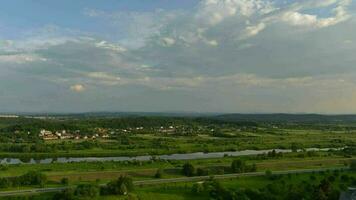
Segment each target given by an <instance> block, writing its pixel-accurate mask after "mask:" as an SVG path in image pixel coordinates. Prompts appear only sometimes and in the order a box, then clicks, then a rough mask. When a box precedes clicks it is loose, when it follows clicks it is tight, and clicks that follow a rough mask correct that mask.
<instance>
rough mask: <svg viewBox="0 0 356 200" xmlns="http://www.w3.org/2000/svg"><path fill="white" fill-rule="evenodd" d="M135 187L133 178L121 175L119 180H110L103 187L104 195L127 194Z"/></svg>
mask: <svg viewBox="0 0 356 200" xmlns="http://www.w3.org/2000/svg"><path fill="white" fill-rule="evenodd" d="M133 189H134V185H133V182H132V179H131V178H130V177H128V176H120V177H119V178H118V179H117V180H115V181H111V182H109V183H108V184H107V185H106V186H104V187H102V188H101V193H102V194H103V195H111V194H116V195H117V194H118V195H126V194H127V193H128V192H131V191H132V190H133Z"/></svg>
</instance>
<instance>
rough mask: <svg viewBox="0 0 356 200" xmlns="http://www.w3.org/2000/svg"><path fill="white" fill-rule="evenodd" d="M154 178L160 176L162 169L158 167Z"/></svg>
mask: <svg viewBox="0 0 356 200" xmlns="http://www.w3.org/2000/svg"><path fill="white" fill-rule="evenodd" d="M155 178H162V170H161V169H158V170H157V171H156V174H155Z"/></svg>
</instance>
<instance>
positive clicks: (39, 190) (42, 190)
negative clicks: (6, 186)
mask: <svg viewBox="0 0 356 200" xmlns="http://www.w3.org/2000/svg"><path fill="white" fill-rule="evenodd" d="M341 169H348V168H346V167H343V168H323V169H300V170H287V171H274V172H273V174H276V175H283V174H295V173H299V174H300V173H312V172H320V171H327V170H341ZM264 175H265V172H250V173H241V174H224V175H213V176H195V177H183V178H170V179H151V180H142V181H134V185H137V186H145V185H158V184H166V183H182V182H195V181H204V180H209V179H210V178H211V177H214V179H232V178H238V177H250V176H264ZM70 187H73V186H68V187H55V188H35V189H25V190H14V191H1V192H0V197H5V196H20V195H31V194H39V193H48V192H60V191H63V190H65V189H68V188H70Z"/></svg>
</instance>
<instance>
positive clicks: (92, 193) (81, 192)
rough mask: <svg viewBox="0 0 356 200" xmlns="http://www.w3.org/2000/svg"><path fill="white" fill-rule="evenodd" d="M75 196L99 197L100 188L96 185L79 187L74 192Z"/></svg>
mask: <svg viewBox="0 0 356 200" xmlns="http://www.w3.org/2000/svg"><path fill="white" fill-rule="evenodd" d="M74 194H75V196H77V197H90V198H93V197H97V196H99V188H98V186H96V185H91V184H82V185H78V186H77V188H76V189H75V191H74Z"/></svg>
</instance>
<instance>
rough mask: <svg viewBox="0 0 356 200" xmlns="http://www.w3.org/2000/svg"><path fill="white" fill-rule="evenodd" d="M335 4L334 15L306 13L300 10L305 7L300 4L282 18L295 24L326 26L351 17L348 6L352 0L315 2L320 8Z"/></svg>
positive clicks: (281, 18)
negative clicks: (323, 16)
mask: <svg viewBox="0 0 356 200" xmlns="http://www.w3.org/2000/svg"><path fill="white" fill-rule="evenodd" d="M333 4H336V7H335V8H334V9H332V13H333V14H334V16H332V17H326V18H321V17H318V16H317V15H313V14H304V13H302V12H301V11H300V10H302V9H303V8H304V7H303V6H300V7H299V8H298V9H296V10H292V11H287V12H285V13H283V14H282V15H281V17H280V20H281V21H283V22H286V23H288V24H290V25H293V26H310V27H315V28H324V27H328V26H333V25H335V24H338V23H340V22H343V21H346V20H347V19H349V18H350V17H351V15H350V14H349V13H348V11H347V7H348V6H349V5H350V4H351V0H340V1H334V0H330V1H326V2H324V3H321V2H320V3H315V4H314V6H315V7H316V8H319V7H326V6H330V5H333Z"/></svg>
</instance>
